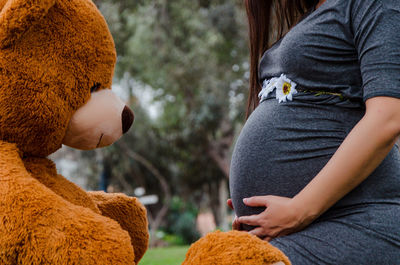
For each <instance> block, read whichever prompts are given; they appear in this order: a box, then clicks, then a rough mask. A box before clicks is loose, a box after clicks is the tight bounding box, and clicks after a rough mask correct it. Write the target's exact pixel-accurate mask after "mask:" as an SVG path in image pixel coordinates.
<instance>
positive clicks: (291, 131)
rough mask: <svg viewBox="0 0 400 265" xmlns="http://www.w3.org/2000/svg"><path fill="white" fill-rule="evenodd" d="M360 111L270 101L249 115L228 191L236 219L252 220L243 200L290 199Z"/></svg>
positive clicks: (325, 159) (253, 210)
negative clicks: (275, 197)
mask: <svg viewBox="0 0 400 265" xmlns="http://www.w3.org/2000/svg"><path fill="white" fill-rule="evenodd" d="M363 113H364V111H363V110H360V109H349V108H343V107H338V106H334V105H318V104H311V103H307V102H301V101H293V102H288V103H278V102H277V100H276V99H269V100H266V101H264V102H263V103H261V104H260V105H259V106H258V107H257V108H256V110H255V111H254V112H253V113H252V114H251V116H250V117H249V119H248V120H247V122H246V124H245V125H244V127H243V129H242V132H241V133H240V135H239V138H238V140H237V142H236V146H235V148H234V151H233V155H232V162H231V170H230V192H231V197H232V200H233V205H234V208H235V212H236V215H238V216H242V215H251V214H257V213H260V212H261V211H263V210H264V209H263V208H250V207H247V206H245V205H244V204H243V202H242V200H243V198H247V197H251V196H258V195H277V196H285V197H293V196H294V195H296V194H297V193H298V192H299V191H300V190H301V189H303V188H304V186H306V185H307V184H308V183H309V182H310V180H311V179H312V178H314V177H315V175H316V174H317V173H318V172H319V171H320V170H321V169H322V168H323V167H324V165H325V164H326V163H327V162H328V160H329V159H330V158H331V156H332V155H333V154H334V153H335V151H336V150H337V148H338V147H339V146H340V144H341V143H342V142H343V140H344V138H345V137H346V135H347V133H348V132H349V131H350V130H351V129H352V128H353V127H354V125H355V124H356V123H357V122H358V120H360V119H361V117H362V115H363Z"/></svg>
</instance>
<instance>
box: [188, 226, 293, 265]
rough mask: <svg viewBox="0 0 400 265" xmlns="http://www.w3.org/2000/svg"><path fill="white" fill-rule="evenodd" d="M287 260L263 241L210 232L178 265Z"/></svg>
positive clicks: (235, 264) (265, 264)
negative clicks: (180, 264)
mask: <svg viewBox="0 0 400 265" xmlns="http://www.w3.org/2000/svg"><path fill="white" fill-rule="evenodd" d="M279 261H282V262H284V263H285V265H290V264H291V263H290V261H289V259H288V258H287V257H286V256H285V255H284V254H283V253H282V252H281V251H280V250H279V249H277V248H275V247H273V246H272V245H270V244H269V243H268V242H266V241H262V240H261V239H259V238H257V237H256V236H252V235H250V234H248V233H246V232H238V231H231V232H225V233H224V232H214V233H210V234H208V235H207V236H205V237H203V238H202V239H200V240H199V241H197V242H196V243H194V244H193V245H192V246H191V247H190V249H189V251H188V253H187V254H186V259H185V261H184V262H183V263H182V265H199V264H201V265H269V264H273V263H276V262H279Z"/></svg>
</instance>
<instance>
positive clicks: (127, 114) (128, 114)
mask: <svg viewBox="0 0 400 265" xmlns="http://www.w3.org/2000/svg"><path fill="white" fill-rule="evenodd" d="M121 116H122V133H124V134H125V133H126V132H128V131H129V129H130V128H131V126H132V123H133V121H134V119H135V116H134V115H133V111H132V110H131V109H130V108H129V107H128V106H126V105H125V108H124V110H123V111H122V115H121Z"/></svg>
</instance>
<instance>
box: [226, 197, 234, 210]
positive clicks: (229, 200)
mask: <svg viewBox="0 0 400 265" xmlns="http://www.w3.org/2000/svg"><path fill="white" fill-rule="evenodd" d="M226 204H228V206H229V208H231V209H232V210H233V203H232V199H228V200H227V201H226Z"/></svg>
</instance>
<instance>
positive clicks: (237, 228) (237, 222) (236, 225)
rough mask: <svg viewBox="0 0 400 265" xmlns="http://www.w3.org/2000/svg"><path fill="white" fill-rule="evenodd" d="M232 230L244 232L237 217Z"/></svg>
mask: <svg viewBox="0 0 400 265" xmlns="http://www.w3.org/2000/svg"><path fill="white" fill-rule="evenodd" d="M232 230H237V231H240V230H242V229H241V225H240V222H239V220H238V218H237V217H235V219H234V220H233V223H232Z"/></svg>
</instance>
